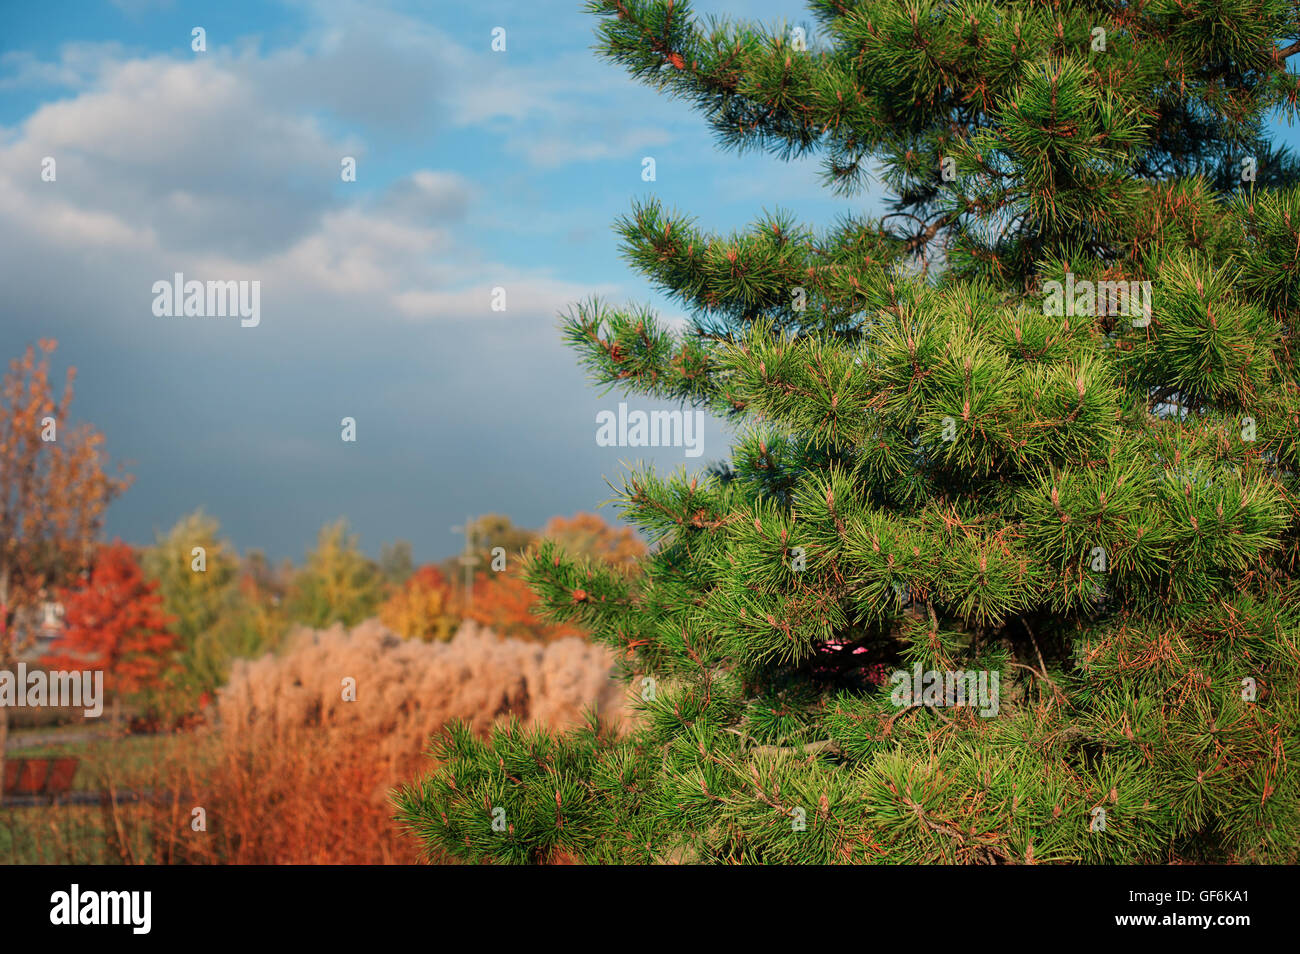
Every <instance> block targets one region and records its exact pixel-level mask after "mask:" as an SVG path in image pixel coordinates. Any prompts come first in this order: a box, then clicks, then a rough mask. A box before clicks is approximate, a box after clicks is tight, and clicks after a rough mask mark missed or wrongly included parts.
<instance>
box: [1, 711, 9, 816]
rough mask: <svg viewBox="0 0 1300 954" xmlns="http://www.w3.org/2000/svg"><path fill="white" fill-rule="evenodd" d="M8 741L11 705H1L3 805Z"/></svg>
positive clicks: (2, 800)
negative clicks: (6, 744)
mask: <svg viewBox="0 0 1300 954" xmlns="http://www.w3.org/2000/svg"><path fill="white" fill-rule="evenodd" d="M7 741H9V707H8V706H0V805H3V804H4V800H5V793H4V784H5V743H6V742H7Z"/></svg>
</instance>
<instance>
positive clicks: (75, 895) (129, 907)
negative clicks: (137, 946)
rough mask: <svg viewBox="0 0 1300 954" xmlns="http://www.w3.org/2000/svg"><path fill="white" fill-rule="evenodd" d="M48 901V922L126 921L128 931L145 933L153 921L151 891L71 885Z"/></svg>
mask: <svg viewBox="0 0 1300 954" xmlns="http://www.w3.org/2000/svg"><path fill="white" fill-rule="evenodd" d="M50 904H51V907H50V923H51V924H57V925H76V924H128V925H130V926H131V933H133V934H148V933H149V929H150V927H151V926H152V923H153V892H151V891H82V890H81V885H78V884H74V885H73V886H72V889H71V890H70V891H55V892H54V893H53V894H52V895H50Z"/></svg>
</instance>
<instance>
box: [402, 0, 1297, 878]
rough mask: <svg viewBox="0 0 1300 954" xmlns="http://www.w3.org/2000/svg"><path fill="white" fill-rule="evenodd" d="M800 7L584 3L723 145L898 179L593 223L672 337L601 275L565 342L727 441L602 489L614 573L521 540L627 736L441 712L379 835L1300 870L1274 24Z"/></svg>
mask: <svg viewBox="0 0 1300 954" xmlns="http://www.w3.org/2000/svg"><path fill="white" fill-rule="evenodd" d="M811 7H812V12H813V14H814V16H815V17H816V27H815V28H808V29H804V30H802V31H800V30H798V29H793V28H788V27H785V26H782V27H778V28H765V27H760V26H755V25H745V24H731V23H722V22H714V23H705V22H701V21H699V20H698V19H697V18H696V17H695V16H694V15H693V13H692V11H691V9H690V6H689V4H688V3H685V2H673V0H598V2H594V3H591V4H590V10H591V12H593V13H594V14H596V15H597V16H598V17H599V36H600V49H601V51H602V52H603V54H604V55H605V56H606V57H608V58H610V59H612V60H613V61H614V62H616V63H618V64H621V65H622V66H623V67H625V68H627V69H628V70H629V71H630V72H631V74H632V75H633V76H635V77H638V78H639V79H641V80H643V81H645V82H647V83H650V84H653V85H654V86H656V87H658V88H659V89H661V90H663V91H664V92H665V93H667V94H669V95H673V96H677V97H681V98H684V99H686V100H688V101H689V102H691V103H692V104H693V105H694V106H695V107H696V108H697V109H699V110H700V112H701V113H702V114H703V115H704V116H705V117H706V118H707V121H708V122H709V123H711V124H712V126H713V128H714V129H715V130H716V132H717V134H718V136H719V139H720V142H721V143H722V144H723V145H724V146H726V147H729V148H735V149H752V148H757V149H765V150H769V151H772V152H774V153H776V154H778V155H780V156H784V157H794V156H803V155H814V154H820V155H821V156H822V157H823V158H824V162H825V165H824V169H825V172H824V176H825V181H826V184H827V186H828V187H829V188H830V189H832V190H835V191H836V192H837V193H838V194H840V195H844V196H845V197H849V196H852V195H854V194H856V193H858V192H859V191H860V190H861V188H862V187H863V186H864V185H865V184H866V182H867V178H868V174H869V173H872V174H874V175H877V176H878V177H879V178H880V181H881V182H882V183H883V184H884V186H885V187H886V189H887V190H888V192H889V194H890V199H889V204H888V207H887V210H886V212H885V214H884V215H883V216H882V217H881V218H879V219H877V220H869V219H866V218H863V217H857V216H849V217H846V218H845V219H844V220H843V221H842V222H841V223H839V224H838V225H836V226H835V227H834V228H831V229H829V230H827V231H825V232H822V233H816V232H814V231H813V230H812V229H810V228H806V227H802V226H799V225H798V224H796V220H795V218H794V216H793V215H791V214H789V213H786V212H783V211H777V212H774V213H770V214H766V215H765V216H764V217H763V218H761V219H759V220H758V221H756V222H754V224H753V226H752V227H751V228H749V229H747V230H745V231H742V232H738V233H735V234H731V235H716V234H711V233H709V232H707V231H705V230H704V229H702V228H701V227H699V226H698V225H697V224H696V223H695V222H694V221H692V220H691V219H690V218H689V217H687V216H685V215H683V214H680V213H678V212H675V211H670V210H666V209H665V208H664V207H663V206H662V205H661V204H660V203H659V202H657V201H655V200H653V199H651V200H648V201H645V202H642V203H640V204H638V205H637V206H636V207H635V208H634V209H633V211H632V212H631V214H630V215H628V216H627V217H625V218H624V219H622V220H621V221H620V223H619V226H618V229H619V232H620V234H621V236H622V239H623V242H624V249H625V251H626V254H627V257H628V258H629V260H630V262H631V263H632V264H633V265H634V266H635V267H636V268H637V269H638V270H639V271H640V272H641V273H643V274H644V275H646V276H647V277H648V278H649V279H650V280H651V281H652V282H654V283H655V284H656V285H657V286H658V287H660V288H662V289H663V290H664V291H665V292H666V293H667V294H669V295H671V296H673V297H674V298H675V299H677V300H678V301H680V302H681V303H682V304H684V305H685V306H686V307H688V308H689V309H690V310H691V312H692V314H693V319H694V320H693V327H691V328H690V329H689V330H688V332H687V333H685V334H674V333H672V332H670V331H669V330H667V329H666V328H665V327H664V325H663V324H662V323H661V322H659V321H658V320H657V318H656V316H655V315H654V314H653V313H651V312H650V311H649V310H648V309H643V308H618V307H612V306H610V305H608V304H606V303H604V302H599V301H590V302H587V303H584V304H582V305H579V306H577V307H575V308H574V310H573V311H572V312H571V313H570V315H569V316H568V317H567V318H566V320H565V325H564V328H565V334H566V336H567V338H568V340H569V341H570V342H571V344H572V345H573V346H574V347H575V348H576V349H577V350H578V352H579V354H580V355H581V359H582V360H583V362H584V363H585V364H586V366H587V367H588V368H589V369H590V370H591V371H592V373H593V374H594V376H595V378H596V379H597V381H598V382H600V383H601V384H604V385H607V386H611V387H618V388H621V389H623V390H625V391H627V392H629V393H632V394H641V395H648V396H654V397H658V398H675V399H680V400H681V401H683V402H688V403H691V404H694V405H697V406H701V407H707V408H710V409H712V410H714V411H715V412H717V413H720V414H725V415H728V416H730V417H731V418H732V419H733V420H734V421H735V422H736V423H737V425H739V426H740V427H741V428H745V430H744V432H743V437H742V438H741V439H740V440H739V443H738V444H737V446H736V447H734V448H733V451H732V454H731V459H730V461H728V462H725V463H720V464H718V465H716V466H714V467H713V468H712V469H711V471H710V472H709V473H707V474H706V475H702V476H697V477H690V476H688V475H685V474H682V475H678V476H670V477H664V476H661V475H657V474H655V473H653V472H650V471H638V472H634V473H631V474H629V475H628V476H627V477H626V478H625V481H624V484H623V487H622V489H621V492H620V496H619V501H620V504H621V506H622V508H623V514H624V516H625V517H626V518H627V519H629V520H630V522H631V523H633V524H635V525H636V526H638V527H640V528H641V529H642V530H643V532H644V533H645V534H646V535H647V536H648V537H649V538H650V539H651V540H653V541H654V547H653V551H652V553H651V554H650V555H649V556H648V557H647V558H646V559H645V560H644V561H643V563H642V565H641V572H640V574H639V575H637V576H635V577H629V576H628V575H626V574H623V573H620V572H618V571H616V570H614V569H612V568H610V567H607V566H603V565H600V564H598V563H595V562H592V561H587V560H574V559H571V558H570V557H568V556H567V555H566V554H564V553H563V552H562V551H561V550H560V549H558V548H556V547H555V546H553V545H548V544H543V545H542V546H541V547H540V548H539V550H538V551H537V553H536V555H535V556H534V557H533V559H532V560H531V561H530V563H529V565H528V568H527V572H528V578H529V580H530V582H531V583H532V585H533V586H534V587H535V589H536V590H537V592H538V593H539V595H540V597H541V600H542V602H543V604H544V605H545V606H546V608H547V609H548V611H549V612H550V613H551V614H552V616H553V617H554V618H555V619H557V620H570V621H574V622H576V623H578V624H580V625H582V626H583V627H584V628H586V629H588V630H590V631H591V632H592V633H593V634H594V636H595V638H597V639H599V640H601V641H603V642H604V643H606V644H608V645H610V646H611V647H613V648H615V649H617V650H618V651H619V652H620V653H621V654H622V657H623V658H624V659H625V660H626V670H627V672H626V675H627V676H628V678H629V681H630V683H631V689H632V691H633V692H634V693H635V698H636V699H638V700H639V706H640V709H641V715H640V721H639V722H638V724H637V726H636V728H635V729H634V730H633V731H632V732H631V733H630V734H624V735H621V736H620V735H616V734H614V733H612V732H611V731H609V730H608V729H607V728H605V727H603V726H601V725H600V723H599V720H598V718H593V719H592V721H591V725H589V726H588V727H587V728H586V729H584V730H583V731H578V732H572V733H568V734H562V735H551V734H548V733H546V732H543V731H540V730H531V729H525V728H523V727H521V726H518V725H514V724H511V725H507V726H503V727H501V728H499V729H497V730H496V731H494V732H493V734H492V735H491V736H490V738H486V739H480V738H476V737H474V736H473V735H472V734H471V733H470V732H469V731H468V730H467V729H466V728H465V727H463V726H456V727H453V728H452V729H450V730H449V731H448V732H447V733H446V734H445V737H444V738H442V739H441V740H440V741H439V743H438V745H437V747H436V749H435V756H436V758H437V760H438V765H437V767H436V769H435V770H434V771H433V772H432V773H431V774H430V775H428V776H427V777H425V778H423V779H422V780H420V781H418V782H416V783H414V784H413V785H411V786H410V787H409V788H406V789H403V790H402V791H400V792H399V793H398V796H397V803H398V806H399V817H400V818H401V819H403V820H404V821H405V822H406V823H407V824H409V825H410V826H411V828H412V829H413V830H414V832H415V833H416V834H417V835H418V836H419V837H420V838H421V839H423V842H424V843H425V845H426V846H428V847H429V848H431V849H442V850H445V851H447V852H450V853H452V854H455V855H458V856H460V857H462V858H464V859H467V860H478V861H481V860H489V861H494V862H542V861H547V860H551V859H553V858H555V857H557V856H559V855H564V856H569V857H572V858H577V859H581V860H585V861H589V862H651V861H656V862H683V861H701V862H767V863H771V862H777V863H780V862H786V863H832V862H882V863H923V862H957V863H1032V862H1087V863H1125V864H1126V863H1143V862H1168V861H1176V860H1182V861H1223V860H1235V861H1251V862H1287V861H1289V862H1294V861H1295V860H1296V859H1297V856H1298V854H1300V851H1298V847H1297V846H1298V844H1300V781H1298V779H1297V773H1296V771H1295V766H1296V765H1297V764H1300V732H1298V731H1297V730H1298V729H1300V585H1298V584H1297V568H1298V564H1300V514H1298V512H1297V501H1298V499H1300V479H1298V477H1297V473H1298V467H1297V465H1298V462H1297V443H1298V439H1300V374H1298V372H1297V367H1296V334H1297V327H1298V325H1297V315H1298V314H1300V310H1298V309H1300V187H1297V185H1296V181H1297V174H1296V167H1295V163H1294V161H1293V160H1292V158H1291V157H1290V156H1289V155H1288V154H1287V153H1286V152H1285V150H1280V149H1275V148H1274V147H1273V146H1272V144H1271V143H1270V141H1269V139H1268V136H1267V135H1266V129H1267V123H1268V122H1269V121H1270V120H1271V118H1272V117H1274V116H1275V115H1277V113H1278V111H1281V112H1282V113H1283V114H1285V115H1287V116H1289V115H1291V114H1292V113H1293V112H1294V109H1295V102H1296V97H1297V94H1298V93H1300V84H1298V83H1297V79H1296V77H1295V75H1293V74H1291V73H1289V72H1288V71H1287V68H1286V60H1287V57H1289V56H1291V55H1293V54H1295V53H1296V52H1300V8H1297V5H1296V4H1294V3H1290V2H1278V0H1228V2H1222V0H1213V2H1211V0H1149V2H1135V3H1123V4H1116V3H1109V2H1105V3H1103V2H1071V0H1058V2H1051V3H1046V2H1017V3H984V2H942V0H902V2H898V0H880V2H872V0H862V2H856V0H815V2H813V3H812V5H811ZM931 673H935V674H938V675H937V677H931V676H930V675H929V674H931ZM974 677H978V678H974ZM968 678H969V681H964V680H967V679H968ZM978 680H983V681H982V682H980V681H978ZM990 697H991V698H990ZM972 698H975V699H976V701H977V702H978V704H972Z"/></svg>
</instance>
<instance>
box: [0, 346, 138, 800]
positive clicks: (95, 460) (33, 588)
mask: <svg viewBox="0 0 1300 954" xmlns="http://www.w3.org/2000/svg"><path fill="white" fill-rule="evenodd" d="M56 347H57V345H56V342H54V341H53V340H49V339H45V340H42V341H41V342H40V343H39V345H38V346H37V347H35V348H32V347H29V348H28V349H27V350H26V352H25V353H24V354H23V356H22V357H21V358H17V359H15V360H14V361H13V362H12V363H11V364H10V366H9V371H8V372H7V373H6V374H5V376H4V379H3V381H0V668H2V669H10V668H12V667H13V665H14V663H15V659H16V656H17V654H18V653H20V652H22V651H23V650H24V649H25V648H26V644H28V643H29V642H30V639H31V636H30V634H28V633H20V632H18V633H16V632H15V622H16V621H17V620H19V619H20V618H21V617H22V616H23V615H24V614H27V613H30V612H31V611H32V610H33V609H34V608H35V607H36V606H37V604H38V603H39V602H40V600H41V598H42V593H49V592H53V591H54V590H55V589H56V588H57V587H59V586H61V585H64V584H66V583H67V582H68V581H70V580H72V579H74V578H75V576H76V574H77V573H78V572H80V571H81V570H82V569H84V568H85V567H86V566H87V565H88V564H89V562H90V559H91V557H92V555H93V548H94V541H95V539H96V537H97V536H98V534H99V532H100V527H101V525H102V521H103V517H104V511H105V509H106V508H107V506H108V503H109V501H111V500H112V499H113V498H114V497H116V496H117V495H118V494H120V493H121V492H122V491H123V490H125V489H126V487H127V484H128V481H127V479H126V478H123V477H112V476H109V475H108V474H107V473H106V472H105V467H106V464H107V458H106V455H105V453H104V449H103V444H104V438H103V435H101V434H99V433H98V432H97V431H95V430H94V428H92V427H91V426H90V425H89V424H80V425H76V426H73V425H72V424H71V423H70V421H69V417H68V411H69V408H70V406H71V403H72V394H73V381H74V379H75V376H76V372H75V369H73V368H71V367H70V368H68V371H67V375H66V378H65V380H64V385H63V393H62V395H61V396H59V395H56V393H55V387H54V385H53V384H52V382H51V380H50V367H49V359H50V355H51V354H53V352H54V350H55V348H56ZM8 732H9V711H8V709H6V708H3V707H0V776H3V771H4V749H5V741H6V738H7V736H8Z"/></svg>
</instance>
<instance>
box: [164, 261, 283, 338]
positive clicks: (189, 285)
mask: <svg viewBox="0 0 1300 954" xmlns="http://www.w3.org/2000/svg"><path fill="white" fill-rule="evenodd" d="M153 293H154V300H153V313H154V314H155V315H156V316H157V317H159V318H227V317H229V318H240V319H242V320H241V321H240V322H239V324H240V327H242V328H256V327H257V326H258V325H259V324H260V323H261V321H262V283H261V282H259V281H251V282H250V281H237V282H236V281H224V282H200V281H188V282H187V281H186V280H185V275H184V273H183V272H177V273H176V274H175V275H174V276H173V277H172V280H171V281H170V282H169V281H166V280H162V281H156V282H154V283H153Z"/></svg>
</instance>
